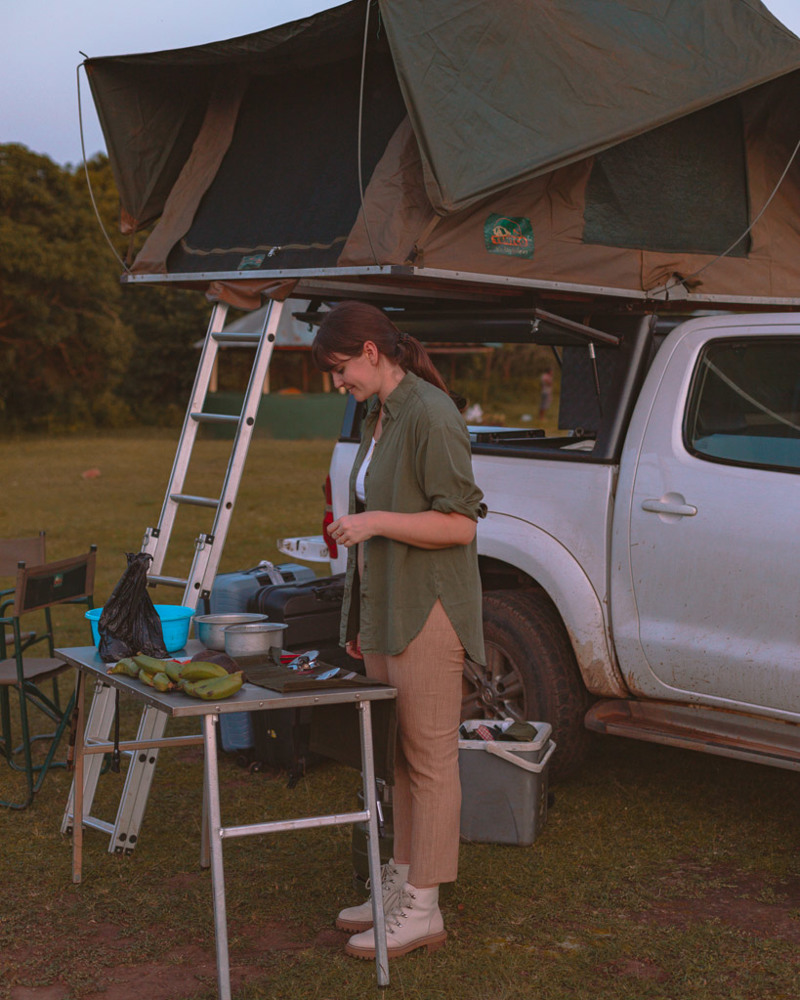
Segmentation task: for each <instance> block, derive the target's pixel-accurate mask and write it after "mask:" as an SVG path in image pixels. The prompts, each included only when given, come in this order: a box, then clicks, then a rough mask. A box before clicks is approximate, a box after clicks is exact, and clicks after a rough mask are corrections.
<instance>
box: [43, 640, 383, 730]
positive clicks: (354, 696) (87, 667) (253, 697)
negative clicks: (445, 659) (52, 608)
mask: <svg viewBox="0 0 800 1000" xmlns="http://www.w3.org/2000/svg"><path fill="white" fill-rule="evenodd" d="M203 648H204V647H203V645H202V644H201V643H200V642H198V641H197V640H196V639H190V640H189V642H187V643H186V646H185V648H184V649H182V650H178V652H176V653H174V654H173V655H174V656H175V658H176V659H183V658H184V657H186V658H191V657H192V656H193V655H194V654H195V653H197V652H199V651H200V650H201V649H203ZM55 653H56V656H58V657H60V658H61V659H62V660H64V661H65V662H66V663H69V664H70V666H73V667H77V668H78V669H79V670H82V671H84V673H87V674H93V675H94V676H95V677H98V678H102V680H103V682H104V683H106V684H110V685H111V686H112V687H115V688H118V689H119V690H120V691H129V692H130V693H131V694H133V695H135V696H136V697H137V698H138V699H139V700H140V701H143V702H144V703H145V704H147V705H152V706H153V707H154V708H157V709H159V710H160V711H162V712H166V713H167V714H168V715H171V716H173V717H174V718H178V717H180V716H190V715H218V714H223V713H225V712H256V711H259V710H260V709H265V708H269V709H272V708H305V707H307V706H309V705H337V704H342V703H343V702H359V701H383V700H386V699H391V698H394V697H396V695H397V691H396V690H395V688H393V687H389V686H387V685H373V684H369V685H364V687H363V688H361V687H355V688H354V687H346V688H340V689H339V688H324V689H320V690H319V691H315V690H313V689H312V690H304V691H287V692H280V691H271V690H269V689H268V688H262V687H258V686H257V685H255V684H243V685H242V687H241V688H240V690H239V691H237V692H236V694H234V695H232V696H231V697H230V698H225V699H224V700H222V701H202V700H201V699H199V698H192V697H190V696H189V695H187V694H184V693H183V692H182V691H168V692H163V693H162V692H160V691H156V690H155V689H154V688H151V687H147V686H146V685H145V684H142V682H141V681H139V680H137V679H136V678H134V677H128V676H126V675H125V674H109V673H108V669H109V667H110V666H111V664H108V663H104V662H103V660H101V659H100V654H99V653H98V651H97V647H96V646H75V647H71V648H68V649H57V650H56V651H55Z"/></svg>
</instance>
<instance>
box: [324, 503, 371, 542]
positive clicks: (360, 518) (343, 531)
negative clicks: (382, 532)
mask: <svg viewBox="0 0 800 1000" xmlns="http://www.w3.org/2000/svg"><path fill="white" fill-rule="evenodd" d="M371 522H372V511H364V512H363V513H361V514H345V515H343V516H342V517H340V518H339V519H338V520H336V521H334V522H333V523H332V524H331V525H330V527H329V528H328V534H329V535H330V536H331V538H332V539H333V540H334V542H336V544H337V545H344V547H345V548H346V549H349V548H350V546H351V545H358V544H359V542H366V540H367V539H368V538H372V536H373V535H374V534H375V532H374V531H373V530H372V528H371Z"/></svg>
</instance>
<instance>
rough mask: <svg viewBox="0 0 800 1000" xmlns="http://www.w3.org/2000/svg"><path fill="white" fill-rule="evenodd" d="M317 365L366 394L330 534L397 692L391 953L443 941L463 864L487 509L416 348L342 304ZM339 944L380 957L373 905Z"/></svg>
mask: <svg viewBox="0 0 800 1000" xmlns="http://www.w3.org/2000/svg"><path fill="white" fill-rule="evenodd" d="M312 351H313V357H314V362H315V364H316V365H317V367H318V368H320V369H321V370H323V371H329V372H330V373H331V375H332V377H333V383H334V385H335V386H336V387H337V388H344V389H346V390H347V391H348V392H350V393H351V394H352V395H353V396H354V398H355V399H356V400H358V401H359V402H366V401H367V400H371V404H370V407H369V410H368V413H367V417H366V420H365V422H364V427H363V432H362V441H361V447H360V449H359V451H358V454H357V455H356V459H355V463H354V465H353V472H352V475H351V480H350V507H349V513H347V514H345V515H344V516H343V517H340V518H339V519H338V520H336V521H334V522H333V524H332V525H331V526H330V528H329V531H330V534H331V536H332V537H333V538H334V540H335V541H336V542H337V544H339V545H344V546H345V547H346V548H347V549H348V550H349V552H348V565H347V579H346V586H345V599H344V604H343V608H342V642H343V644H344V645H345V646H346V648H347V651H348V652H349V653H350V655H351V656H355V657H357V658H359V659H361V658H363V660H364V665H365V668H366V672H367V675H368V676H369V677H372V678H375V679H377V680H380V681H384V682H385V683H388V684H391V685H392V686H393V687H395V688H397V723H398V745H397V754H396V766H395V788H394V795H393V822H394V858H393V859H392V860H391V861H390V862H389V863H388V865H387V866H385V868H384V871H383V873H382V894H383V905H384V911H385V913H386V931H387V944H388V953H389V957H390V958H391V957H393V956H397V955H404V954H406V952H409V951H412V950H414V949H415V948H420V947H427V948H428V950H429V951H432V950H433V949H435V948H438V947H440V946H441V945H442V944H443V943H444V940H445V938H446V936H447V935H446V933H445V931H444V925H443V922H442V916H441V913H440V912H439V905H438V898H439V884H440V883H441V882H451V881H453V880H454V879H455V877H456V873H457V868H458V843H459V820H460V810H461V789H460V785H459V778H458V726H459V720H460V710H461V675H462V670H463V662H464V653H465V651H466V654H467V655H468V656H469V657H470V658H471V659H473V660H475V661H477V662H479V663H483V662H484V660H483V635H482V626H481V588H480V579H479V576H478V561H477V552H476V545H475V529H476V522H477V519H478V518H479V517H482V516H483V515H484V514H485V507H484V505H483V504H482V502H481V501H482V497H483V494H482V493H481V491H480V490H479V489H478V487H477V486H476V485H475V481H474V479H473V476H472V462H471V452H470V444H469V435H468V433H467V429H466V425H465V424H464V420H463V418H462V417H461V414H460V413H459V412H458V410H457V408H456V406H455V404H454V403H453V401H452V400H451V399H450V397H449V396H448V394H447V392H446V389H445V385H444V382H443V381H442V379H441V377H440V376H439V374H438V372H437V371H436V369H435V368H434V367H433V365H432V364H431V361H430V358H429V357H428V355H427V354H426V352H425V350H424V349H423V347H422V345H421V344H420V343H419V342H418V341H416V340H415V339H414V338H413V337H409V336H408V335H407V334H403V333H400V332H399V331H398V330H397V328H396V327H395V326H394V324H393V323H391V322H390V320H389V319H388V318H387V316H386V315H385V314H384V313H383V312H381V311H380V310H379V309H376V308H375V307H374V306H370V305H366V304H364V303H359V302H342V303H340V304H339V305H337V306H336V307H335V308H333V309H332V310H331V311H330V312H329V313H328V314H327V315H326V317H325V319H324V320H323V322H322V324H321V326H320V328H319V332H318V333H317V335H316V337H315V339H314V344H313V348H312ZM336 923H337V926H338V927H340V928H341V929H343V930H351V931H360V933H357V934H354V936H353V937H351V938H350V940H349V941H348V943H347V945H346V947H345V950H346V951H347V953H348V954H350V955H353V956H355V957H359V958H372V957H374V954H375V940H374V935H373V931H372V905H371V903H370V902H367V903H362V904H361V905H360V906H355V907H350V908H349V909H347V910H343V911H342V912H341V913H340V914H339V917H338V919H337V922H336Z"/></svg>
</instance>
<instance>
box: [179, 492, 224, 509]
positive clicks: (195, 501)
mask: <svg viewBox="0 0 800 1000" xmlns="http://www.w3.org/2000/svg"><path fill="white" fill-rule="evenodd" d="M169 498H170V500H174V501H175V503H186V504H189V506H191V507H219V500H215V499H214V497H194V496H192V495H191V494H190V493H170V495H169Z"/></svg>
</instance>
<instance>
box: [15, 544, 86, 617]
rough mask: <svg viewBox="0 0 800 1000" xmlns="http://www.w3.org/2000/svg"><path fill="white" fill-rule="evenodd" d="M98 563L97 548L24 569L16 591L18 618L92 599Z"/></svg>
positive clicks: (19, 577) (21, 568)
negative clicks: (68, 602)
mask: <svg viewBox="0 0 800 1000" xmlns="http://www.w3.org/2000/svg"><path fill="white" fill-rule="evenodd" d="M96 560H97V546H96V545H93V546H92V547H91V549H90V550H89V551H88V552H87V553H85V554H84V555H82V556H75V557H73V558H72V559H62V560H60V561H59V562H51V563H45V564H44V565H43V566H24V565H22V566H20V567H19V568H18V569H17V585H16V589H15V592H14V615H15V616H18V615H22V614H25V613H26V612H28V611H36V610H37V609H38V608H49V607H52V605H54V604H62V603H64V601H73V600H78V599H80V598H82V597H91V596H92V594H93V591H94V571H95V563H96Z"/></svg>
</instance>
